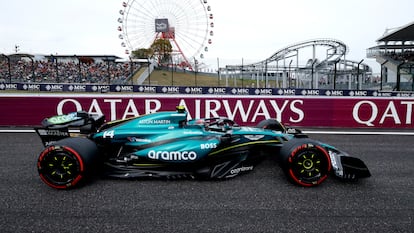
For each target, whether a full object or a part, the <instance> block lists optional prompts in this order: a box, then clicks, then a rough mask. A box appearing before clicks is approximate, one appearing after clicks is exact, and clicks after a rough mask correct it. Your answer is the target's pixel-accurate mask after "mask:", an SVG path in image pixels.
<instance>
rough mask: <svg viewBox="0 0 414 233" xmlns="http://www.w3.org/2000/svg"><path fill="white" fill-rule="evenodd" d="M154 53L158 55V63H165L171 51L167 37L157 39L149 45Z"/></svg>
mask: <svg viewBox="0 0 414 233" xmlns="http://www.w3.org/2000/svg"><path fill="white" fill-rule="evenodd" d="M151 49H152V51H154V55H156V56H157V57H158V63H165V62H167V63H168V61H169V60H170V57H171V53H172V45H171V43H170V41H169V40H167V39H157V40H155V41H154V43H152V45H151Z"/></svg>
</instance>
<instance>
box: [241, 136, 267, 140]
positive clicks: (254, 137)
mask: <svg viewBox="0 0 414 233" xmlns="http://www.w3.org/2000/svg"><path fill="white" fill-rule="evenodd" d="M244 137H245V138H247V139H249V140H250V141H257V140H260V139H262V138H263V137H264V135H244Z"/></svg>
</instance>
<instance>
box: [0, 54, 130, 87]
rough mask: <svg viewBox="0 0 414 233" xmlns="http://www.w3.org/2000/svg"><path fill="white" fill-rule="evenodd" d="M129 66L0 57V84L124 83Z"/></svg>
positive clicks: (124, 64)
mask: <svg viewBox="0 0 414 233" xmlns="http://www.w3.org/2000/svg"><path fill="white" fill-rule="evenodd" d="M136 68H137V67H131V63H116V62H112V61H111V62H88V63H86V62H75V61H69V62H56V61H50V60H42V61H34V60H26V59H20V60H16V61H10V64H9V61H8V60H7V59H1V58H0V83H1V82H9V81H10V80H11V81H12V82H21V83H85V84H88V83H93V84H109V83H110V84H125V83H127V82H128V79H129V78H130V76H131V75H132V73H133V71H134V69H136Z"/></svg>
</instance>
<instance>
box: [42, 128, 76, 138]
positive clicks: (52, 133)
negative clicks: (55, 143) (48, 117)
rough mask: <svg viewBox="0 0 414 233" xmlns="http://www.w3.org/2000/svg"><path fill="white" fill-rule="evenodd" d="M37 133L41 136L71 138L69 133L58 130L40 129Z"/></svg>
mask: <svg viewBox="0 0 414 233" xmlns="http://www.w3.org/2000/svg"><path fill="white" fill-rule="evenodd" d="M37 132H39V135H40V136H56V137H69V132H67V131H60V130H57V129H39V130H38V131H37Z"/></svg>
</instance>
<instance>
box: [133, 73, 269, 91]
mask: <svg viewBox="0 0 414 233" xmlns="http://www.w3.org/2000/svg"><path fill="white" fill-rule="evenodd" d="M141 73H142V72H141ZM257 84H259V87H264V86H265V81H264V80H261V79H260V80H259V81H257V80H256V79H251V78H246V77H244V79H243V80H242V79H240V77H237V78H236V79H234V78H228V85H227V86H229V87H242V86H244V87H256V86H257ZM143 85H159V86H198V87H203V86H206V87H225V86H226V75H225V74H222V75H221V80H219V78H218V75H217V74H215V73H198V72H197V73H195V72H192V71H185V72H182V71H174V72H172V71H171V70H164V69H158V70H154V71H153V72H152V73H151V75H150V76H149V77H148V78H147V79H146V80H145V81H144V83H143Z"/></svg>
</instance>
